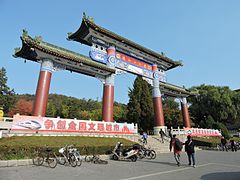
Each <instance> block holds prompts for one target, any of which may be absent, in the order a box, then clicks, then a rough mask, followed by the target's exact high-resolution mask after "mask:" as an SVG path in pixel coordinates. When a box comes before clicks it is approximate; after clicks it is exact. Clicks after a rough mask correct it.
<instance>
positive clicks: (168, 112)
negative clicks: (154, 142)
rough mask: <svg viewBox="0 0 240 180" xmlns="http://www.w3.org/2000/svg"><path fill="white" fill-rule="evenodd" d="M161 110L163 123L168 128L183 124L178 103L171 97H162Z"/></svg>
mask: <svg viewBox="0 0 240 180" xmlns="http://www.w3.org/2000/svg"><path fill="white" fill-rule="evenodd" d="M162 102H163V112H164V121H165V125H166V126H167V127H168V128H170V127H174V128H177V127H178V126H182V125H183V120H182V116H181V112H180V110H179V104H178V103H177V102H176V101H175V99H174V98H173V97H166V96H164V97H163V101H162Z"/></svg>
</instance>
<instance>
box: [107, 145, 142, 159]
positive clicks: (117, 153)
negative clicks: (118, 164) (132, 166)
mask: <svg viewBox="0 0 240 180" xmlns="http://www.w3.org/2000/svg"><path fill="white" fill-rule="evenodd" d="M122 146H123V144H122V143H121V142H118V143H117V144H116V146H115V148H114V149H113V151H112V154H111V156H110V159H113V160H130V161H132V162H136V161H137V158H138V151H139V149H137V148H134V147H132V148H129V149H122Z"/></svg>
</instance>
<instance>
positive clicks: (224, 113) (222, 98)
mask: <svg viewBox="0 0 240 180" xmlns="http://www.w3.org/2000/svg"><path fill="white" fill-rule="evenodd" d="M192 89H197V90H198V92H199V95H198V96H194V97H189V98H188V101H189V102H190V104H191V105H190V107H189V110H190V112H191V114H192V116H193V117H194V122H195V124H196V125H201V127H207V126H209V122H206V121H207V120H208V121H212V120H211V119H209V116H211V117H212V118H213V120H214V121H215V122H221V123H223V124H225V125H226V124H228V123H231V124H232V123H234V122H236V121H237V120H239V118H238V117H239V115H240V111H239V110H240V105H239V104H240V94H239V92H235V91H231V90H230V89H229V87H218V86H210V85H201V86H198V87H192ZM211 123H212V122H211Z"/></svg>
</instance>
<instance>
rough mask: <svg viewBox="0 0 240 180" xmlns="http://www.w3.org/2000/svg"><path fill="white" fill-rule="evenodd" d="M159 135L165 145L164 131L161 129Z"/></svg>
mask: <svg viewBox="0 0 240 180" xmlns="http://www.w3.org/2000/svg"><path fill="white" fill-rule="evenodd" d="M159 134H160V138H161V140H162V143H164V136H165V133H164V131H163V130H162V129H160V131H159Z"/></svg>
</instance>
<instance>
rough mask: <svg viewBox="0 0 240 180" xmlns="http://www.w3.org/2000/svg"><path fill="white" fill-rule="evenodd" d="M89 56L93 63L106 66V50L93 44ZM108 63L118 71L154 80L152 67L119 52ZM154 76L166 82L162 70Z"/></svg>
mask: <svg viewBox="0 0 240 180" xmlns="http://www.w3.org/2000/svg"><path fill="white" fill-rule="evenodd" d="M89 56H90V57H91V59H93V60H94V61H97V62H100V63H103V64H107V61H108V56H107V52H106V49H105V48H104V47H101V46H99V45H95V44H94V45H93V46H92V47H91V50H90V52H89ZM109 63H110V64H112V65H113V66H114V67H116V68H118V69H121V70H124V71H127V72H130V73H133V74H136V75H141V76H143V77H146V78H149V79H153V78H154V77H153V76H154V74H153V71H152V65H151V64H148V63H146V62H144V61H143V60H141V59H138V58H136V57H133V56H130V55H126V54H123V53H120V52H116V57H115V60H114V61H110V62H109ZM155 75H157V76H158V78H159V81H162V82H166V74H165V72H164V71H163V70H160V71H159V72H157V73H155Z"/></svg>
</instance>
